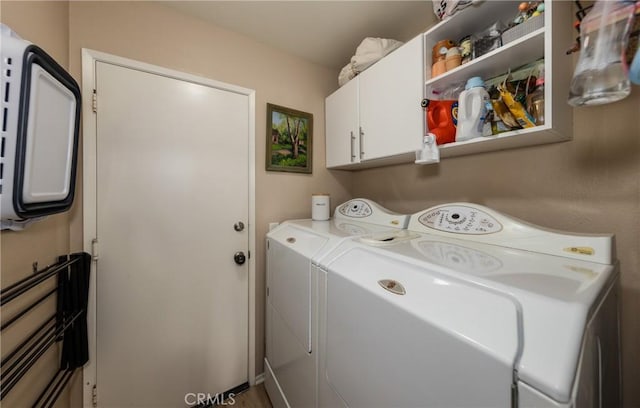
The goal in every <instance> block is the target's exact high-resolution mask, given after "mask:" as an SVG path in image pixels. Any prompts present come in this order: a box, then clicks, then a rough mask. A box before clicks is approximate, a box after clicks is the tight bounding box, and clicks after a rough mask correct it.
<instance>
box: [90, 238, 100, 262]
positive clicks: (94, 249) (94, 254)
mask: <svg viewBox="0 0 640 408" xmlns="http://www.w3.org/2000/svg"><path fill="white" fill-rule="evenodd" d="M99 249H100V247H99V246H98V238H94V239H92V240H91V259H92V260H94V261H96V262H97V261H98V258H99V256H100V253H99Z"/></svg>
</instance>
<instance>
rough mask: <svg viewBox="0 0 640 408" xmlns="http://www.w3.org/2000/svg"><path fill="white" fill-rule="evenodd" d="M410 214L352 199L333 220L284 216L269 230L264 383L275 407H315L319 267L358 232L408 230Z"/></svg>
mask: <svg viewBox="0 0 640 408" xmlns="http://www.w3.org/2000/svg"><path fill="white" fill-rule="evenodd" d="M408 221H409V216H408V215H400V214H395V213H393V212H391V211H389V210H387V209H385V208H383V207H381V206H380V205H378V204H376V203H374V202H372V201H369V200H366V199H354V200H350V201H348V202H346V203H344V204H342V205H340V206H338V207H337V208H336V211H335V214H334V217H333V219H332V220H329V221H312V220H297V221H286V222H283V223H282V224H280V225H278V226H277V227H276V228H274V229H273V230H272V231H270V232H269V233H268V234H267V304H266V306H267V310H266V357H265V386H266V390H267V393H268V394H269V397H270V398H271V401H272V403H273V405H274V407H314V406H315V405H316V399H317V396H316V384H317V379H316V375H317V363H316V362H317V357H316V354H317V344H316V339H317V312H316V306H317V297H316V276H317V275H316V274H314V273H312V269H314V268H316V266H315V265H318V264H319V262H320V261H321V259H322V258H323V256H324V255H325V254H327V253H328V252H330V251H331V250H332V249H334V248H335V247H336V246H337V245H338V244H339V243H340V242H342V241H344V240H346V239H349V238H350V237H354V236H358V235H366V234H371V233H385V234H386V236H393V235H397V234H399V235H402V234H404V233H406V230H405V228H406V226H407V223H408Z"/></svg>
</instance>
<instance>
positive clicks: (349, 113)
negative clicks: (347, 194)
mask: <svg viewBox="0 0 640 408" xmlns="http://www.w3.org/2000/svg"><path fill="white" fill-rule="evenodd" d="M325 125H326V126H325V128H326V129H325V133H326V143H327V146H326V150H327V154H326V158H327V163H326V166H327V168H332V167H339V166H345V165H348V164H352V163H358V162H360V155H359V153H358V152H359V148H358V137H357V136H358V78H354V79H352V80H351V81H349V82H348V83H346V84H345V85H344V86H343V87H342V88H340V89H338V90H337V91H335V92H334V93H333V94H331V95H329V96H328V97H327V99H326V101H325Z"/></svg>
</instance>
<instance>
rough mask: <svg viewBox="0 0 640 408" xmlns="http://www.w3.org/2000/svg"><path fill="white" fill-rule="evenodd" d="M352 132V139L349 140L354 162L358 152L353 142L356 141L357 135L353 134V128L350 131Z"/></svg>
mask: <svg viewBox="0 0 640 408" xmlns="http://www.w3.org/2000/svg"><path fill="white" fill-rule="evenodd" d="M349 133H350V134H351V140H350V141H349V144H350V146H351V163H353V162H354V161H355V160H356V154H355V152H354V148H353V144H354V143H355V141H356V137H355V136H354V135H353V130H352V131H351V132H349Z"/></svg>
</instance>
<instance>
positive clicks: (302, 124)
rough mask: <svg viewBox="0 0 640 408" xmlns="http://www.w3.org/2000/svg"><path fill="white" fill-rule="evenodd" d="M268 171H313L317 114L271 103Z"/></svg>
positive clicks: (267, 156) (268, 105)
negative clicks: (314, 123) (315, 117)
mask: <svg viewBox="0 0 640 408" xmlns="http://www.w3.org/2000/svg"><path fill="white" fill-rule="evenodd" d="M266 139H267V149H266V162H265V164H266V170H267V171H282V172H291V173H307V174H311V173H312V172H313V167H312V159H313V114H311V113H307V112H302V111H299V110H296V109H291V108H286V107H284V106H278V105H274V104H271V103H267V134H266Z"/></svg>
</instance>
